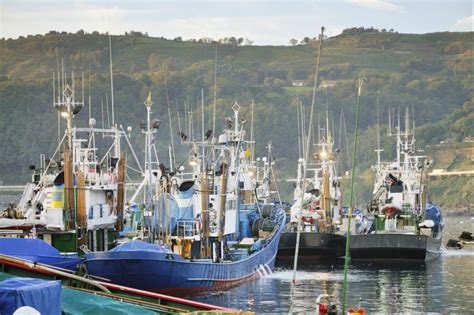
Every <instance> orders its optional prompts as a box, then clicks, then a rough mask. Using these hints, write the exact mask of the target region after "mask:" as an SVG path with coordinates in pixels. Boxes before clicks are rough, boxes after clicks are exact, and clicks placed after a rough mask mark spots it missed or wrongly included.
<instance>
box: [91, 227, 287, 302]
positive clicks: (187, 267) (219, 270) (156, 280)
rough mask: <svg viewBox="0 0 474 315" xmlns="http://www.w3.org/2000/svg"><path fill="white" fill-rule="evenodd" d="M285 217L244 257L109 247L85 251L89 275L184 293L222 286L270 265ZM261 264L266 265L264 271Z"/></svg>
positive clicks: (162, 290)
mask: <svg viewBox="0 0 474 315" xmlns="http://www.w3.org/2000/svg"><path fill="white" fill-rule="evenodd" d="M283 229H284V219H282V220H281V221H280V223H279V226H278V227H277V228H275V230H274V235H273V237H272V238H271V239H270V240H269V242H268V243H267V245H266V246H265V247H264V248H262V249H261V250H259V251H258V252H254V253H253V254H251V255H250V256H248V257H247V258H245V259H242V260H239V261H232V262H222V263H213V262H212V261H210V260H205V261H204V260H194V261H193V260H185V259H183V258H182V257H181V256H179V255H177V254H175V253H165V252H153V251H116V252H113V251H110V252H94V253H89V254H87V258H86V261H85V264H86V267H87V271H88V272H89V274H91V275H95V276H99V277H103V278H106V279H109V280H110V281H111V282H113V283H116V284H119V285H124V286H129V287H133V288H137V289H141V290H147V291H153V292H159V293H172V294H184V293H189V292H193V291H195V292H200V291H207V290H225V289H228V288H230V287H233V286H236V285H238V284H240V283H242V282H244V281H247V280H250V279H252V278H255V277H258V276H259V275H262V274H263V273H266V272H267V271H268V269H273V268H274V265H275V258H276V255H277V250H278V242H279V240H280V236H281V233H282V231H283ZM262 266H267V267H266V271H265V272H264V271H263V270H262V269H263V267H262Z"/></svg>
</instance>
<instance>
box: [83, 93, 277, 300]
mask: <svg viewBox="0 0 474 315" xmlns="http://www.w3.org/2000/svg"><path fill="white" fill-rule="evenodd" d="M145 105H146V107H147V111H148V119H147V123H146V126H147V127H146V128H145V129H146V130H145V131H144V133H145V134H146V137H147V141H146V143H147V146H146V147H147V149H146V155H147V163H146V164H145V170H146V171H145V174H144V182H143V185H141V187H143V189H144V191H145V195H146V196H147V199H146V202H145V205H144V208H143V211H142V213H143V216H142V218H141V220H140V222H139V224H137V225H138V226H139V227H140V230H139V234H138V235H139V236H138V238H139V239H142V240H143V241H144V242H142V241H131V242H124V243H123V244H122V245H119V246H117V247H116V248H115V249H113V250H111V251H108V252H91V253H88V254H87V255H86V261H85V265H86V267H87V271H88V272H89V274H91V275H94V276H100V277H104V278H107V279H110V280H111V281H112V282H114V283H117V284H120V285H126V286H130V287H134V288H138V289H144V290H148V291H154V292H166V293H174V294H180V293H188V292H192V291H203V290H219V289H226V288H229V287H232V286H235V285H237V284H239V283H241V282H243V281H247V280H249V279H251V278H254V277H257V276H262V275H265V274H267V273H269V272H271V270H272V269H273V267H274V262H275V257H276V254H277V250H278V242H279V240H280V235H281V233H282V231H283V230H284V228H285V218H286V217H285V214H284V211H283V210H282V209H281V207H280V206H279V204H278V203H277V204H275V203H271V202H269V194H268V190H269V187H270V179H271V170H272V166H273V164H274V162H273V160H272V158H271V154H269V156H268V157H265V158H262V159H261V160H259V161H255V160H254V159H253V158H252V156H253V155H252V145H253V141H246V140H245V130H244V123H243V121H242V120H240V119H239V109H240V105H238V104H237V103H235V104H234V105H233V106H232V108H233V111H234V118H233V119H231V118H228V119H226V122H227V128H226V129H225V130H224V131H223V133H222V134H221V135H219V136H218V137H213V136H212V131H207V132H205V131H204V129H203V130H202V139H201V140H200V141H199V142H198V141H192V143H191V145H192V150H191V153H190V155H189V157H188V161H189V164H190V166H191V167H192V172H191V173H184V167H181V168H177V171H176V173H175V174H171V173H169V172H167V171H166V168H165V167H161V169H158V170H155V171H154V170H153V169H152V166H153V165H154V163H153V162H152V153H151V152H152V150H153V145H152V143H154V138H153V134H154V130H153V126H152V120H151V118H150V113H151V112H150V108H151V105H152V101H151V95H149V97H148V99H147V101H146V102H145ZM203 112H204V111H203ZM203 120H204V119H203ZM202 126H204V123H203V124H202ZM183 134H184V133H183ZM181 138H182V139H187V136H186V135H181ZM269 150H270V152H271V146H269ZM257 162H258V163H257ZM157 179H158V180H157Z"/></svg>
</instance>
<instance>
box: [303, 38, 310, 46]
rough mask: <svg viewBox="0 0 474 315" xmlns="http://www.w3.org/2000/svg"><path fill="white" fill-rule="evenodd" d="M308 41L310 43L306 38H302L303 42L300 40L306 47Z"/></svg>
mask: <svg viewBox="0 0 474 315" xmlns="http://www.w3.org/2000/svg"><path fill="white" fill-rule="evenodd" d="M309 41H310V38H309V37H307V36H306V37H305V38H303V40H301V44H304V45H306V44H308V43H309Z"/></svg>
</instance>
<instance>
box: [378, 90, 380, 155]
mask: <svg viewBox="0 0 474 315" xmlns="http://www.w3.org/2000/svg"><path fill="white" fill-rule="evenodd" d="M377 150H380V107H379V95H378V94H377Z"/></svg>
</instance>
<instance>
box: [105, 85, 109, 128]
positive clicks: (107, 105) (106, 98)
mask: <svg viewBox="0 0 474 315" xmlns="http://www.w3.org/2000/svg"><path fill="white" fill-rule="evenodd" d="M105 107H106V109H107V111H106V112H107V128H110V115H109V95H108V94H107V93H105Z"/></svg>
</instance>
